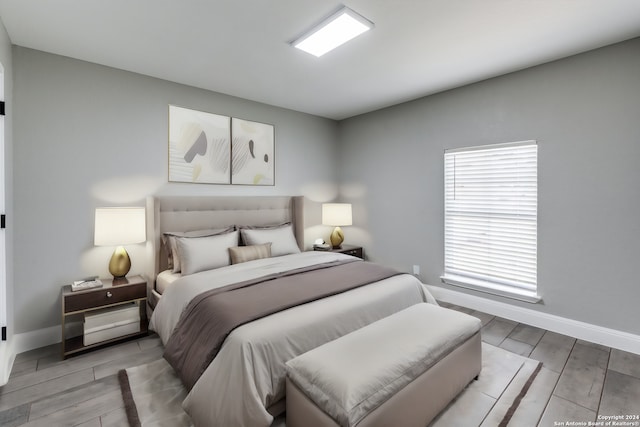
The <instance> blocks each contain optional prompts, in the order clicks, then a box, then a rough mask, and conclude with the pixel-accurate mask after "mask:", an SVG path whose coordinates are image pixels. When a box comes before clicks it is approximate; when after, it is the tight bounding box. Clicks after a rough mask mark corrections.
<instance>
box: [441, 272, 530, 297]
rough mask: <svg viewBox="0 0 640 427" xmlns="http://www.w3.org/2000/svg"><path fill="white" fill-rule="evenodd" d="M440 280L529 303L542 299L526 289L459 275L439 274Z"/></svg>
mask: <svg viewBox="0 0 640 427" xmlns="http://www.w3.org/2000/svg"><path fill="white" fill-rule="evenodd" d="M440 280H442V282H443V283H446V284H448V285H452V286H458V287H461V288H466V289H472V290H474V291H478V292H484V293H487V294H491V295H498V296H501V297H505V298H511V299H516V300H519V301H525V302H528V303H531V304H537V303H539V302H541V301H542V298H541V297H540V296H539V295H538V294H537V293H536V292H534V291H527V290H525V289H514V288H511V287H508V286H503V285H498V284H495V283H488V282H480V281H477V282H475V281H474V280H473V279H469V278H466V277H460V276H441V277H440ZM474 282H475V283H474Z"/></svg>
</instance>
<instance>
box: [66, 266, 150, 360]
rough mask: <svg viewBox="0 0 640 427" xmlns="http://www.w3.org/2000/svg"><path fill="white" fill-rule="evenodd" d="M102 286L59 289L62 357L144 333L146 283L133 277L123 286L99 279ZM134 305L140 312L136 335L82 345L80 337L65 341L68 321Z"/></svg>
mask: <svg viewBox="0 0 640 427" xmlns="http://www.w3.org/2000/svg"><path fill="white" fill-rule="evenodd" d="M101 281H102V287H101V288H93V289H87V290H82V291H75V292H74V291H71V285H67V286H64V287H63V288H62V357H63V358H67V357H68V356H70V355H72V354H75V353H79V352H82V351H85V350H88V349H91V348H94V347H99V346H103V345H105V344H110V343H113V342H117V341H121V340H124V339H127V338H132V337H138V336H142V335H146V334H147V331H148V329H147V281H146V279H145V278H144V277H142V276H132V277H128V278H127V279H125V281H124V283H122V282H116V283H114V280H113V278H111V279H101ZM132 302H135V303H137V304H138V306H139V310H140V330H139V331H138V332H135V333H131V334H127V335H122V336H118V337H116V338H111V339H107V340H105V341H100V342H98V343H95V344H91V345H86V346H85V345H84V341H83V336H82V335H80V336H77V337H72V338H66V336H65V335H66V331H65V323H67V322H69V320H79V321H82V320H84V319H83V318H84V315H85V314H86V313H90V312H92V311H95V310H99V309H101V308H107V307H115V306H118V305H123V304H130V303H132Z"/></svg>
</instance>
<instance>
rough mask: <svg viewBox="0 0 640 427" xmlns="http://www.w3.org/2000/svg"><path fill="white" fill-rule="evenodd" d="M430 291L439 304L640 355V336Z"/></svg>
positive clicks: (435, 288)
mask: <svg viewBox="0 0 640 427" xmlns="http://www.w3.org/2000/svg"><path fill="white" fill-rule="evenodd" d="M427 287H428V288H429V291H431V293H432V294H433V296H434V297H435V298H436V299H437V300H438V301H444V302H448V303H450V304H456V305H460V306H463V307H468V308H472V309H474V310H478V311H483V312H485V313H489V314H492V315H494V316H500V317H504V318H505V319H509V320H514V321H516V322H520V323H526V324H527V325H531V326H535V327H538V328H542V329H546V330H548V331H552V332H557V333H559V334H564V335H569V336H571V337H574V338H579V339H581V340H585V341H589V342H593V343H596V344H602V345H605V346H607V347H612V348H617V349H619V350H623V351H628V352H631V353H635V354H640V335H634V334H630V333H628V332H623V331H617V330H615V329H609V328H605V327H602V326H598V325H592V324H590V323H585V322H580V321H578V320H573V319H567V318H565V317H560V316H556V315H553V314H548V313H543V312H541V311H536V310H531V309H529V308H524V307H519V306H516V305H511V304H506V303H503V302H499V301H494V300H491V299H487V298H481V297H477V296H475V295H470V294H466V293H463V292H458V291H453V290H450V289H445V288H441V287H438V286H429V285H427Z"/></svg>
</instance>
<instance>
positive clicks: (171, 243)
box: [162, 225, 236, 273]
mask: <svg viewBox="0 0 640 427" xmlns="http://www.w3.org/2000/svg"><path fill="white" fill-rule="evenodd" d="M235 229H236V227H235V226H233V225H232V226H231V227H227V228H211V229H207V230H194V231H167V232H166V233H164V234H163V235H162V243H163V244H164V245H165V250H166V251H167V257H168V258H169V259H168V261H169V262H168V264H169V268H170V269H171V271H172V272H173V273H179V272H180V257H179V255H178V250H177V246H176V237H205V236H217V235H219V234H226V233H231V232H232V231H235Z"/></svg>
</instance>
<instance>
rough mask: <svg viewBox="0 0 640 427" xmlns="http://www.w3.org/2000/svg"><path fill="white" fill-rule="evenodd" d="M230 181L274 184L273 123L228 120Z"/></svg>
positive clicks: (246, 183)
mask: <svg viewBox="0 0 640 427" xmlns="http://www.w3.org/2000/svg"><path fill="white" fill-rule="evenodd" d="M231 135H232V140H231V183H232V184H245V185H274V184H275V129H274V127H273V125H268V124H265V123H258V122H252V121H248V120H242V119H236V118H235V117H234V118H232V119H231Z"/></svg>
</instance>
